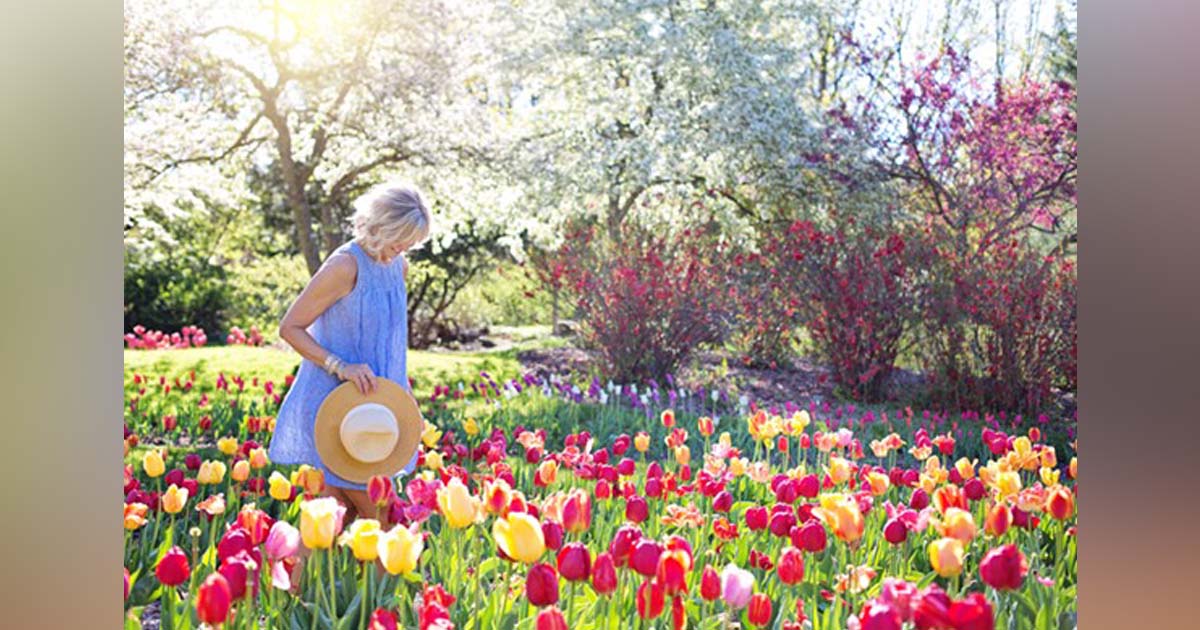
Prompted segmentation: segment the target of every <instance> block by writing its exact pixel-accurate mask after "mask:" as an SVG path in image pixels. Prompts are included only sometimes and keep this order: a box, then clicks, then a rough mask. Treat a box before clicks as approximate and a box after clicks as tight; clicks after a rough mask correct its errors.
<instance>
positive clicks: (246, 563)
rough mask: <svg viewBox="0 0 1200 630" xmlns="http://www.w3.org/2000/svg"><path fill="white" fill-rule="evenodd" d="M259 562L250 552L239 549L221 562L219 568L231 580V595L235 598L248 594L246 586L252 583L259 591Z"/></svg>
mask: <svg viewBox="0 0 1200 630" xmlns="http://www.w3.org/2000/svg"><path fill="white" fill-rule="evenodd" d="M258 564H259V563H258V562H256V561H254V559H252V558H251V557H250V553H249V552H246V551H239V552H238V553H237V554H236V555H233V556H230V557H228V558H226V559H225V562H223V563H221V567H220V568H219V569H217V570H218V571H219V572H220V573H221V575H223V576H225V580H226V581H228V582H229V595H230V596H231V597H233V598H234V599H242V598H243V597H245V596H246V586H247V585H248V584H252V585H253V586H254V593H257V592H258Z"/></svg>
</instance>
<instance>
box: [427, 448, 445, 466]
mask: <svg viewBox="0 0 1200 630" xmlns="http://www.w3.org/2000/svg"><path fill="white" fill-rule="evenodd" d="M443 465H444V462H443V461H442V454H441V453H439V452H438V451H429V452H428V453H425V467H426V468H428V469H429V470H441V469H442V466H443Z"/></svg>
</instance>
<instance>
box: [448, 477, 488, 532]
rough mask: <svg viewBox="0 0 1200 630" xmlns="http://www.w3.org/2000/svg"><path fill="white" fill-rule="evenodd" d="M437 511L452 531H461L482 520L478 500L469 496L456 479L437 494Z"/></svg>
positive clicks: (460, 482) (451, 480) (465, 487)
mask: <svg viewBox="0 0 1200 630" xmlns="http://www.w3.org/2000/svg"><path fill="white" fill-rule="evenodd" d="M437 504H438V510H439V511H440V512H441V513H442V516H443V517H445V519H446V524H448V525H449V526H450V527H451V528H453V529H462V528H464V527H466V526H468V525H471V524H473V523H475V522H476V521H477V520H479V519H480V518H482V516H483V515H482V506H481V504H480V502H479V499H477V498H475V497H474V496H472V495H471V493H470V491H469V490H467V486H465V485H463V482H462V481H460V480H459V479H458V478H457V477H453V478H451V479H450V483H449V484H447V485H446V486H445V487H443V488H442V489H440V490H438V492H437Z"/></svg>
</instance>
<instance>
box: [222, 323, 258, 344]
mask: <svg viewBox="0 0 1200 630" xmlns="http://www.w3.org/2000/svg"><path fill="white" fill-rule="evenodd" d="M225 343H227V344H229V345H231V346H235V345H236V346H261V345H262V344H263V337H262V334H261V333H259V332H258V326H251V327H250V335H249V336H247V335H246V333H245V332H243V331H242V329H241V328H238V327H237V326H234V327H233V328H231V329H229V334H228V335H227V336H226V337H225Z"/></svg>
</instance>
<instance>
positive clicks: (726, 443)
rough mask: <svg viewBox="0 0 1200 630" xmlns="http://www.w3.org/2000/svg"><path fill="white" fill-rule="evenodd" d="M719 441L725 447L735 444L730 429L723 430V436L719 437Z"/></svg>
mask: <svg viewBox="0 0 1200 630" xmlns="http://www.w3.org/2000/svg"><path fill="white" fill-rule="evenodd" d="M717 443H718V444H720V445H721V446H724V447H725V448H730V447H732V446H733V438H732V437H730V436H729V432H728V431H722V432H721V437H719V438H717Z"/></svg>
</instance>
